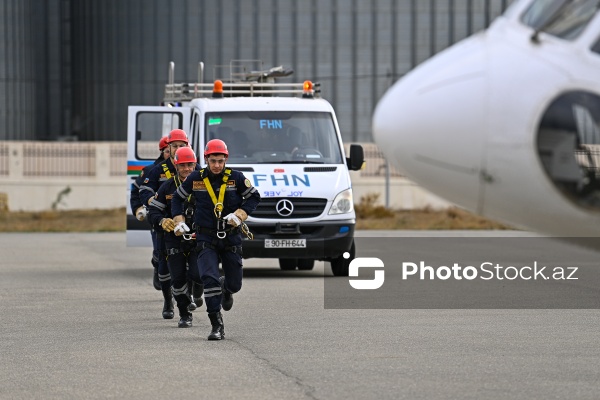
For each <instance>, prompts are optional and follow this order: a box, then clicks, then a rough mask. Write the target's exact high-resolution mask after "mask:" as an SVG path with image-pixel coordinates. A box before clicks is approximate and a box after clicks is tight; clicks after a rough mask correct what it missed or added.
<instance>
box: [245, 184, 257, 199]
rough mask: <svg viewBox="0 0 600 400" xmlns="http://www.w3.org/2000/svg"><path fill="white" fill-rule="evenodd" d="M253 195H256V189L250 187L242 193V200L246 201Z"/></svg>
mask: <svg viewBox="0 0 600 400" xmlns="http://www.w3.org/2000/svg"><path fill="white" fill-rule="evenodd" d="M254 193H256V188H255V187H254V186H252V187H251V188H249V189H248V190H246V191H245V192H244V193H242V197H243V198H244V200H246V199H248V197H250V196H252V195H253V194H254Z"/></svg>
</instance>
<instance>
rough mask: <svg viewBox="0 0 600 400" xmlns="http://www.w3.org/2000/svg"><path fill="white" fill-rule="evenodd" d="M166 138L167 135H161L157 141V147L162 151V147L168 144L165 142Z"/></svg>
mask: <svg viewBox="0 0 600 400" xmlns="http://www.w3.org/2000/svg"><path fill="white" fill-rule="evenodd" d="M167 139H168V137H167V136H163V137H162V138H161V139H160V142H158V149H159V150H160V151H163V150H164V149H165V148H166V147H167V146H168V145H169V143H167Z"/></svg>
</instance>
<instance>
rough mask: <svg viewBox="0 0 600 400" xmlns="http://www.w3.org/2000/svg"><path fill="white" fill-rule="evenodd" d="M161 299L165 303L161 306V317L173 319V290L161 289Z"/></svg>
mask: <svg viewBox="0 0 600 400" xmlns="http://www.w3.org/2000/svg"><path fill="white" fill-rule="evenodd" d="M162 292H163V297H164V298H165V302H164V304H163V311H162V316H163V318H164V319H173V317H174V316H175V313H174V312H173V290H172V289H171V287H169V288H168V289H163V291H162Z"/></svg>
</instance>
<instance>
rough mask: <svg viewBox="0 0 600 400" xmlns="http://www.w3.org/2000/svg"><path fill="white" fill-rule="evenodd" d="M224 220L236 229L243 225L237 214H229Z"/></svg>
mask: <svg viewBox="0 0 600 400" xmlns="http://www.w3.org/2000/svg"><path fill="white" fill-rule="evenodd" d="M223 219H224V220H225V221H227V223H228V224H229V225H233V226H235V227H237V226H240V225H241V224H242V220H241V219H240V218H239V217H238V216H237V215H235V213H231V214H227V215H226V216H225V217H223Z"/></svg>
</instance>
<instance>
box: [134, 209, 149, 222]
mask: <svg viewBox="0 0 600 400" xmlns="http://www.w3.org/2000/svg"><path fill="white" fill-rule="evenodd" d="M147 214H148V210H146V207H144V206H141V207H139V208H138V209H137V210H135V218H137V220H138V221H143V220H145V219H146V215H147Z"/></svg>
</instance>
